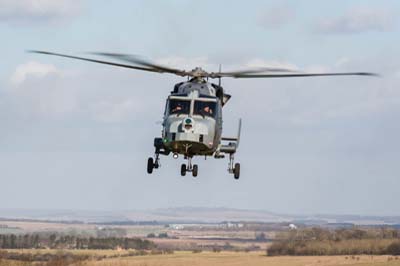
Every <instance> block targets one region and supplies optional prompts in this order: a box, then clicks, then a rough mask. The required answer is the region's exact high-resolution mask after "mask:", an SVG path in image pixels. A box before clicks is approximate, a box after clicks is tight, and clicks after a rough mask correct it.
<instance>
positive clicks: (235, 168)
mask: <svg viewBox="0 0 400 266" xmlns="http://www.w3.org/2000/svg"><path fill="white" fill-rule="evenodd" d="M234 161H235V157H234V154H233V153H231V154H229V167H228V172H229V173H231V174H233V177H234V178H235V179H239V177H240V163H234Z"/></svg>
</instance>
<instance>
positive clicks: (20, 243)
mask: <svg viewBox="0 0 400 266" xmlns="http://www.w3.org/2000/svg"><path fill="white" fill-rule="evenodd" d="M21 248H25V249H39V248H52V249H117V248H121V249H137V250H151V249H155V248H156V245H155V244H154V242H152V241H149V240H143V239H140V238H128V237H104V238H95V237H77V236H69V235H56V234H50V235H39V234H25V235H14V234H9V235H0V249H21Z"/></svg>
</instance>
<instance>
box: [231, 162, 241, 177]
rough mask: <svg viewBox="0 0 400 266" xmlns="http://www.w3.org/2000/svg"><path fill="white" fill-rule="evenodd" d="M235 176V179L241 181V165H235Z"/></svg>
mask: <svg viewBox="0 0 400 266" xmlns="http://www.w3.org/2000/svg"><path fill="white" fill-rule="evenodd" d="M233 176H234V177H235V179H239V177H240V163H235V168H234V169H233Z"/></svg>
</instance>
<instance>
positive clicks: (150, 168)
mask: <svg viewBox="0 0 400 266" xmlns="http://www.w3.org/2000/svg"><path fill="white" fill-rule="evenodd" d="M153 169H154V160H153V158H151V157H150V158H149V159H148V160H147V173H148V174H151V173H153Z"/></svg>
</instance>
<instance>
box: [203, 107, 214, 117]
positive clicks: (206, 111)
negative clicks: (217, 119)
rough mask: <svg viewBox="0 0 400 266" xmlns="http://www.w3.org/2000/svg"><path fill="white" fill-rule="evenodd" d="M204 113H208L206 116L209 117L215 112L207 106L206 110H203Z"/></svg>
mask: <svg viewBox="0 0 400 266" xmlns="http://www.w3.org/2000/svg"><path fill="white" fill-rule="evenodd" d="M203 111H204V112H205V113H206V114H209V115H212V114H213V110H212V109H211V108H210V106H208V105H206V106H205V107H204V108H203Z"/></svg>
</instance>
